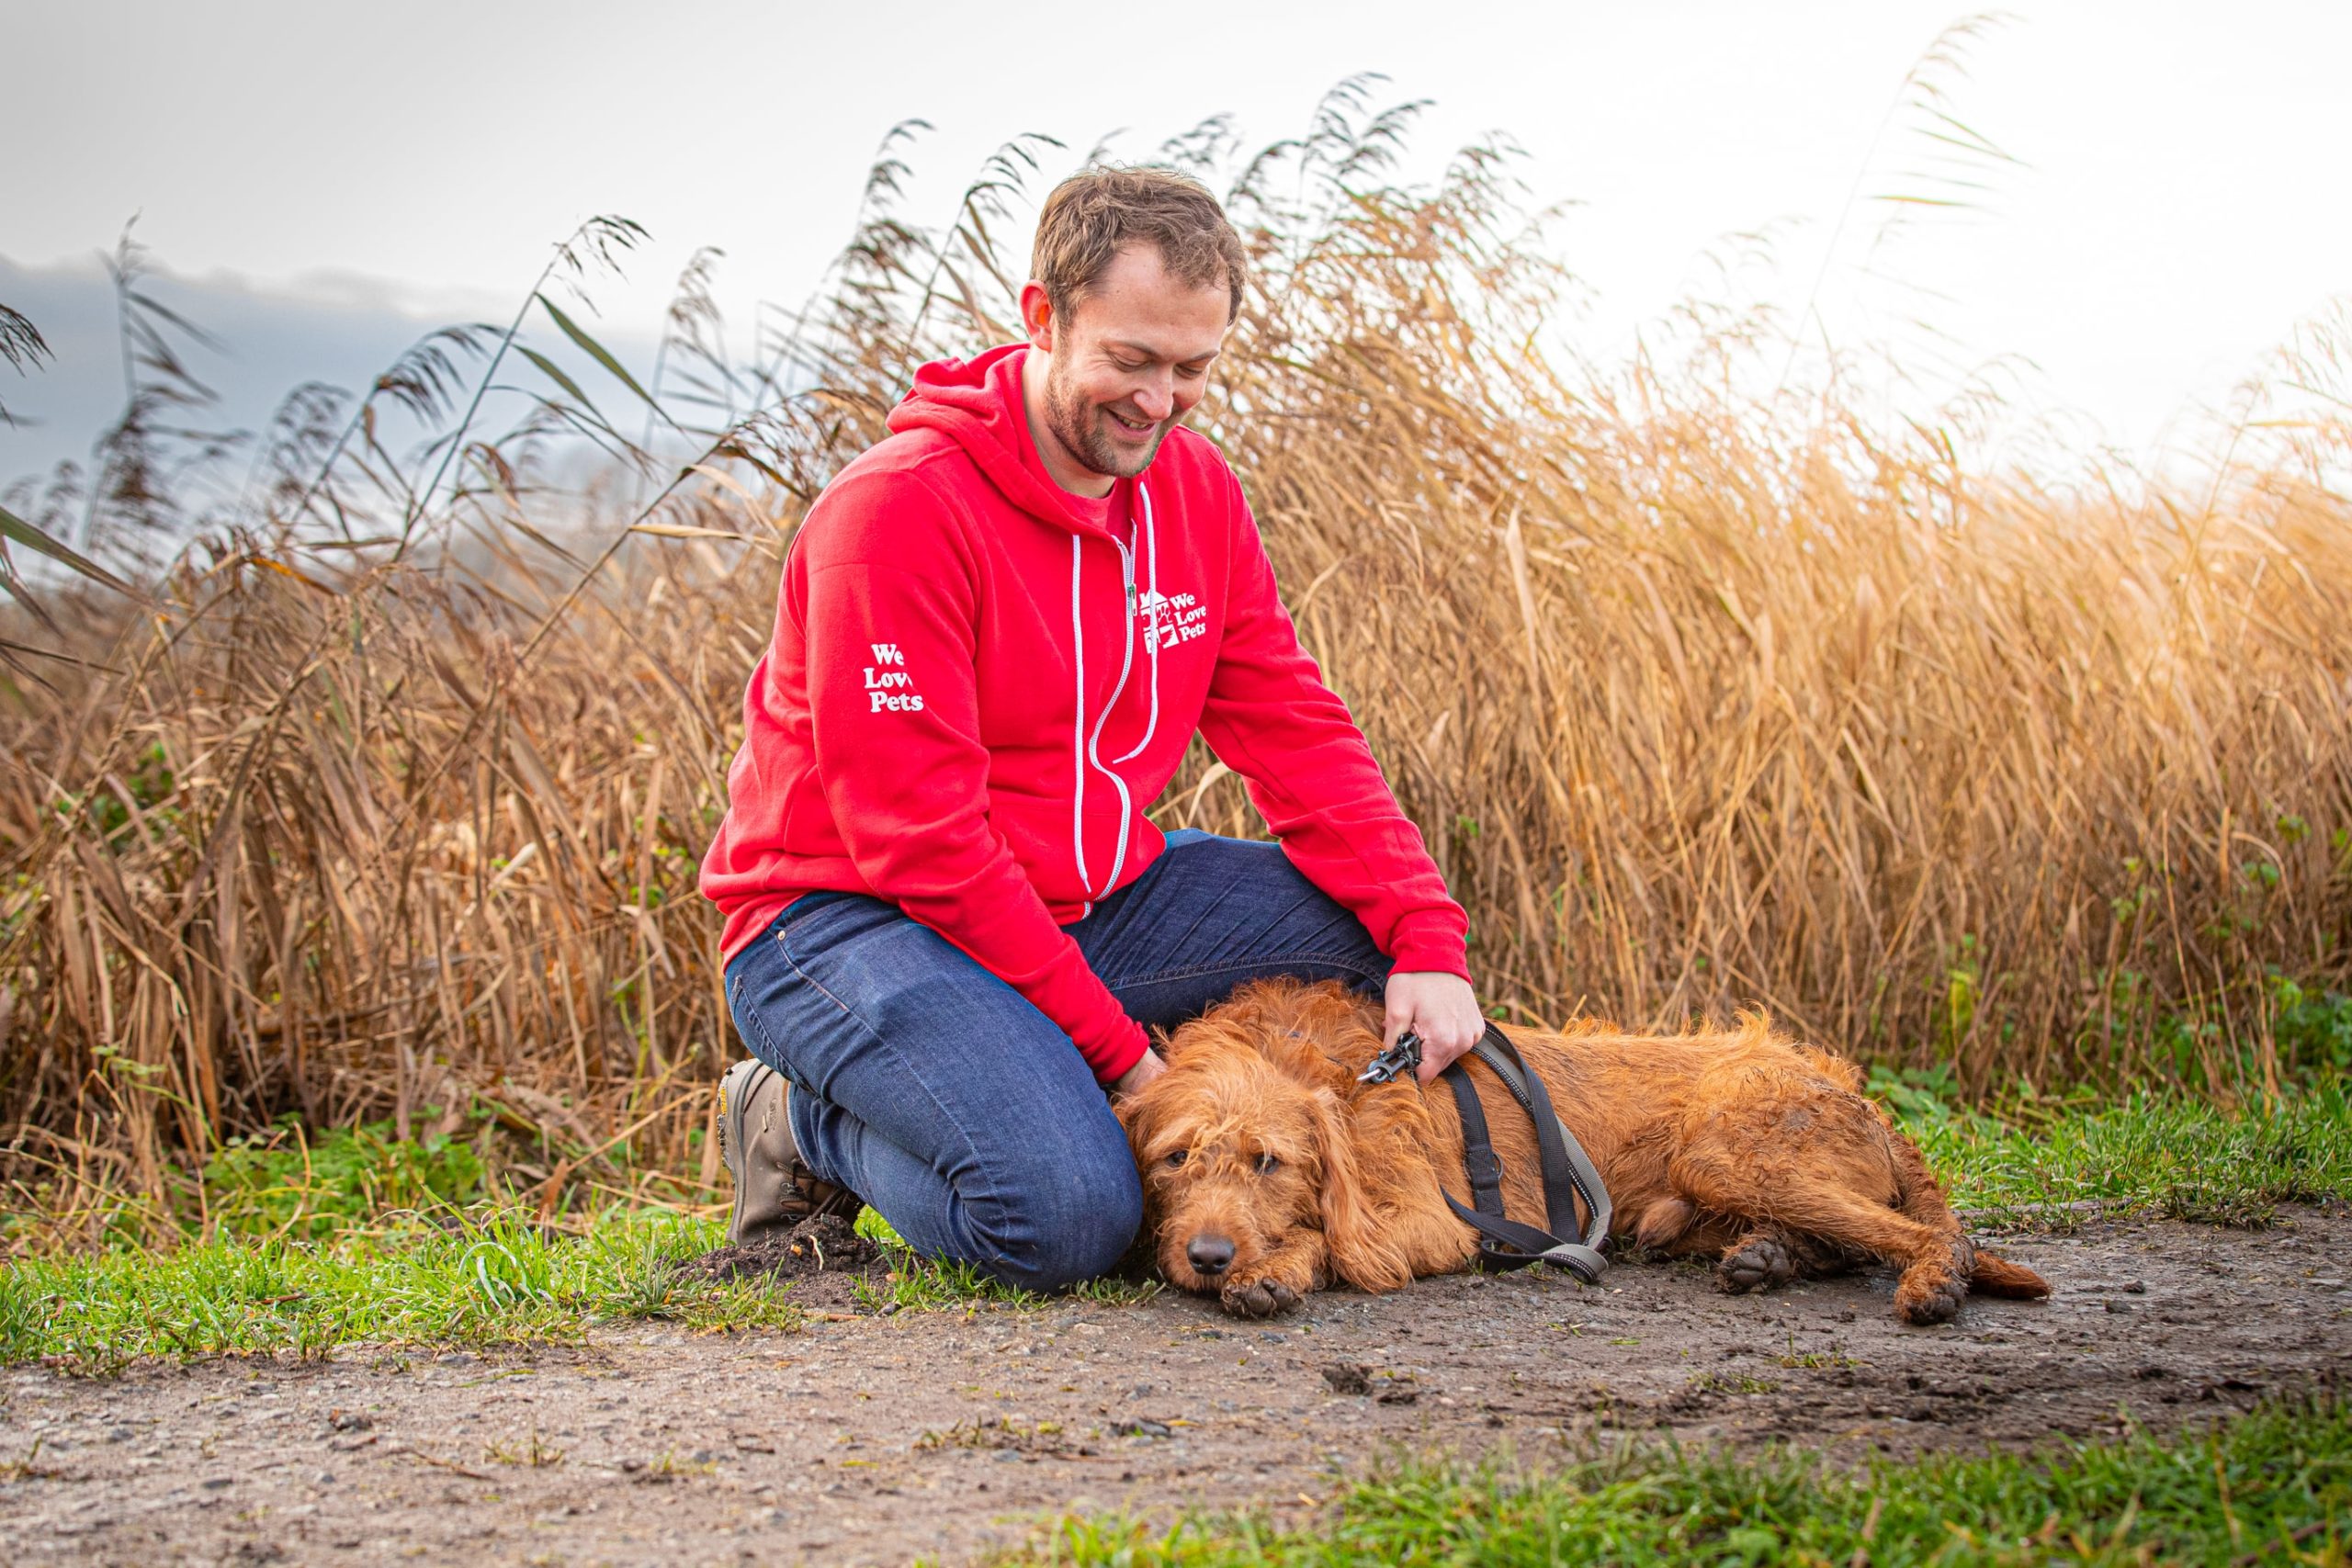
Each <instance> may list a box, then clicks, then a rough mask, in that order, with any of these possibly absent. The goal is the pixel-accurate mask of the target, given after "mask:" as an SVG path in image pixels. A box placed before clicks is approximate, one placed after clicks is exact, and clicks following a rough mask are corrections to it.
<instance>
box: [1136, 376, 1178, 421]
mask: <svg viewBox="0 0 2352 1568" xmlns="http://www.w3.org/2000/svg"><path fill="white" fill-rule="evenodd" d="M1135 405H1136V411H1137V412H1140V413H1141V414H1142V415H1143V416H1144V418H1146V419H1148V420H1151V421H1153V422H1154V423H1157V422H1159V421H1160V420H1163V419H1166V418H1167V417H1168V416H1169V415H1170V413H1173V412H1175V410H1176V396H1175V393H1174V392H1173V391H1172V390H1171V389H1170V388H1168V387H1166V386H1163V385H1161V384H1160V383H1159V382H1158V381H1147V382H1145V383H1144V384H1143V385H1142V386H1140V387H1137V388H1136V391H1135Z"/></svg>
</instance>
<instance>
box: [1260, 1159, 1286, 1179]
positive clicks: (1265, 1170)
mask: <svg viewBox="0 0 2352 1568" xmlns="http://www.w3.org/2000/svg"><path fill="white" fill-rule="evenodd" d="M1281 1168H1283V1162H1282V1161H1280V1160H1278V1159H1276V1158H1275V1157H1274V1156H1272V1155H1260V1156H1258V1174H1259V1175H1261V1176H1272V1174H1273V1173H1274V1172H1276V1171H1278V1170H1280V1169H1281Z"/></svg>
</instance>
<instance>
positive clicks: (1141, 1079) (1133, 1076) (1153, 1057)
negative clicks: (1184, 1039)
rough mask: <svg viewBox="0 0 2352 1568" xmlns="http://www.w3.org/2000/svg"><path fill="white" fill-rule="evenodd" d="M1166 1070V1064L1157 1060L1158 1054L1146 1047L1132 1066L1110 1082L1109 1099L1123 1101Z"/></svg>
mask: <svg viewBox="0 0 2352 1568" xmlns="http://www.w3.org/2000/svg"><path fill="white" fill-rule="evenodd" d="M1167 1070H1168V1064H1167V1063H1165V1062H1163V1061H1161V1060H1160V1059H1159V1052H1157V1051H1155V1050H1153V1049H1151V1047H1149V1046H1148V1045H1147V1046H1145V1047H1144V1053H1143V1055H1140V1056H1138V1057H1136V1065H1135V1066H1132V1067H1129V1068H1128V1069H1127V1070H1126V1071H1125V1072H1124V1073H1121V1074H1120V1075H1119V1076H1118V1077H1115V1078H1113V1079H1112V1080H1111V1098H1112V1099H1114V1100H1125V1098H1126V1097H1127V1096H1129V1095H1131V1094H1133V1093H1135V1091H1136V1090H1137V1089H1141V1088H1142V1087H1143V1086H1144V1085H1146V1084H1148V1083H1149V1082H1150V1081H1151V1080H1152V1079H1154V1078H1156V1077H1159V1075H1160V1074H1162V1073H1164V1072H1166V1071H1167Z"/></svg>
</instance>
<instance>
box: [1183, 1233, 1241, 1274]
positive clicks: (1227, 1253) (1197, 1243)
mask: <svg viewBox="0 0 2352 1568" xmlns="http://www.w3.org/2000/svg"><path fill="white" fill-rule="evenodd" d="M1184 1256H1185V1257H1186V1258H1190V1259H1192V1263H1193V1268H1195V1269H1199V1270H1200V1271H1201V1272H1202V1273H1204V1274H1222V1273H1224V1272H1225V1271H1226V1269H1227V1268H1229V1267H1230V1266H1231V1265H1232V1263H1233V1244H1232V1243H1231V1242H1229V1241H1227V1240H1226V1239H1225V1237H1223V1236H1221V1235H1196V1236H1194V1237H1193V1241H1192V1245H1191V1246H1189V1247H1185V1248H1184Z"/></svg>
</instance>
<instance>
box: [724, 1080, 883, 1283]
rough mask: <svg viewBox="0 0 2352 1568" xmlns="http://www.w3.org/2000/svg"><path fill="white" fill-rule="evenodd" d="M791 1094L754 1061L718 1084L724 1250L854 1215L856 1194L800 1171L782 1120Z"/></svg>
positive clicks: (785, 1119)
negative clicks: (727, 1191)
mask: <svg viewBox="0 0 2352 1568" xmlns="http://www.w3.org/2000/svg"><path fill="white" fill-rule="evenodd" d="M791 1091H792V1086H791V1085H790V1084H789V1083H787V1082H786V1080H785V1077H784V1075H783V1074H782V1073H779V1072H777V1071H776V1070H775V1068H774V1067H771V1066H768V1065H767V1064H766V1063H765V1062H761V1061H755V1060H754V1061H742V1062H738V1063H736V1064H735V1065H734V1066H731V1067H729V1068H728V1069H727V1076H726V1077H723V1078H720V1079H719V1080H718V1157H719V1158H721V1159H723V1160H725V1161H726V1162H727V1174H728V1175H729V1176H731V1177H733V1178H734V1179H735V1208H734V1212H733V1213H730V1214H729V1216H728V1220H727V1242H728V1245H729V1246H730V1247H740V1246H741V1245H743V1244H744V1243H746V1242H754V1241H758V1240H760V1239H762V1238H763V1237H764V1236H769V1235H781V1234H782V1233H783V1232H785V1231H788V1230H790V1229H791V1228H792V1227H793V1226H795V1225H797V1224H799V1223H800V1222H801V1221H803V1220H805V1219H807V1218H808V1217H809V1215H811V1214H821V1213H841V1214H850V1215H854V1214H855V1213H857V1211H858V1197H857V1194H856V1193H854V1192H852V1191H851V1190H849V1189H848V1188H846V1187H836V1186H834V1185H833V1184H832V1183H831V1182H830V1181H824V1180H820V1179H819V1178H818V1177H817V1175H816V1174H815V1173H814V1172H813V1171H811V1170H810V1169H809V1168H808V1167H807V1166H805V1165H803V1164H801V1163H800V1151H799V1149H797V1147H795V1146H794V1145H793V1142H792V1122H791V1119H790V1118H789V1117H788V1116H786V1113H785V1110H786V1096H787V1095H789V1094H790V1093H791Z"/></svg>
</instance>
